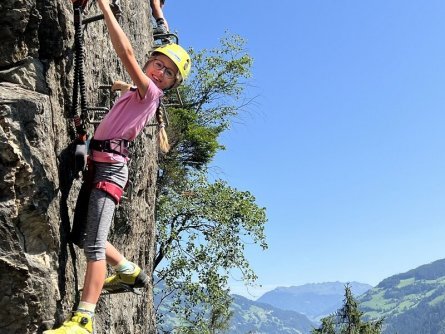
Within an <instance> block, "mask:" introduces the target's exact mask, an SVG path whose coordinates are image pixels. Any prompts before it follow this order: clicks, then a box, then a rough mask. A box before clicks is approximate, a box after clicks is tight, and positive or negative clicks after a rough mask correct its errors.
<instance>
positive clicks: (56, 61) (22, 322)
mask: <svg viewBox="0 0 445 334" xmlns="http://www.w3.org/2000/svg"><path fill="white" fill-rule="evenodd" d="M122 7H123V16H122V19H121V24H122V26H123V29H124V30H125V31H126V32H127V33H128V36H129V37H130V39H131V41H132V43H133V46H134V47H135V52H136V55H137V57H138V59H140V62H141V63H143V62H144V60H145V58H146V55H147V52H148V51H149V49H150V47H151V44H150V43H151V42H152V37H151V27H150V22H149V4H148V2H141V1H136V0H131V1H127V2H125V3H123V4H122ZM88 11H89V14H88V15H93V14H97V13H98V9H97V8H96V7H95V5H94V4H93V5H92V6H89V7H88ZM0 12H1V13H2V16H1V17H0V40H1V41H2V47H1V48H0V175H1V177H2V180H3V181H2V182H1V183H0V333H8V334H15V333H17V334H18V333H20V334H28V333H41V332H42V331H43V330H44V329H47V328H52V327H53V326H54V325H58V324H60V323H61V322H63V320H64V319H65V318H66V317H67V316H68V315H69V313H70V311H71V310H72V309H73V307H75V305H76V303H77V302H78V301H79V298H80V293H79V289H80V288H81V287H82V284H83V276H84V271H85V260H84V256H83V251H82V250H81V249H78V248H77V247H76V246H74V245H72V244H70V243H69V242H68V233H69V231H70V228H71V222H72V217H73V209H74V206H75V202H76V199H77V194H78V191H79V188H80V184H81V180H80V179H79V178H77V177H76V175H75V174H74V173H73V170H72V151H71V146H70V143H72V141H73V139H74V133H73V124H72V121H71V116H72V115H71V104H72V87H73V83H72V80H73V36H74V29H73V17H72V16H73V13H72V5H71V3H70V1H58V0H47V1H36V0H2V1H1V2H0ZM84 39H85V46H86V47H85V69H86V90H87V103H88V105H90V106H97V105H100V106H109V105H110V103H112V100H113V98H114V97H112V96H110V94H109V92H108V91H106V90H101V89H99V86H100V85H102V84H108V85H109V84H111V83H112V82H113V81H114V80H117V79H119V80H127V81H128V80H129V78H128V77H127V75H126V74H125V73H124V71H123V67H122V65H121V64H120V62H119V61H118V59H117V58H116V56H115V53H114V51H113V50H112V46H111V43H110V41H109V37H108V33H107V32H106V30H105V27H104V24H103V22H102V21H98V22H93V23H90V24H88V26H87V27H86V29H85V30H84ZM155 129H156V127H147V128H146V129H145V131H144V132H143V134H142V135H141V136H140V137H139V138H138V139H137V140H136V142H135V143H134V146H133V149H132V153H133V159H132V160H131V162H130V164H129V166H130V178H131V181H132V182H131V187H129V189H128V190H127V193H126V194H125V195H126V198H127V199H126V200H124V201H123V202H122V203H121V205H120V206H119V208H118V210H117V212H116V217H115V222H114V226H113V227H112V230H111V233H110V241H111V242H112V243H113V244H114V245H115V246H116V247H117V248H118V249H119V250H121V251H122V252H123V253H124V255H125V256H126V257H127V258H128V259H131V260H133V261H136V262H137V263H139V264H140V265H141V266H143V267H144V268H145V269H146V270H147V272H148V273H149V274H151V271H150V268H152V263H153V249H154V238H155V235H154V196H155V184H156V170H157V166H156V156H157V144H156V133H155V131H156V130H155ZM93 131H94V124H91V125H90V127H89V132H90V133H93ZM152 301H153V295H152V289H151V287H149V288H148V289H147V291H146V292H145V293H144V294H143V295H142V296H136V295H129V294H122V295H114V296H109V297H104V298H101V299H100V302H99V304H98V308H97V315H96V317H95V323H96V333H98V334H100V333H107V334H114V333H142V334H143V333H155V320H154V319H155V316H154V310H153V307H152Z"/></svg>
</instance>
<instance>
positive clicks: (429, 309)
mask: <svg viewBox="0 0 445 334" xmlns="http://www.w3.org/2000/svg"><path fill="white" fill-rule="evenodd" d="M359 302H360V303H361V308H362V310H363V311H364V312H365V316H367V317H368V318H371V319H376V318H379V317H382V316H384V317H385V325H384V330H383V332H384V333H385V334H393V333H403V334H419V333H425V334H440V333H445V259H442V260H438V261H435V262H433V263H430V264H426V265H423V266H420V267H418V268H416V269H413V270H410V271H408V272H406V273H402V274H398V275H394V276H391V277H389V278H387V279H385V280H383V281H382V282H381V283H379V284H378V285H377V286H376V287H375V288H373V289H371V290H370V291H368V292H367V293H366V294H364V295H363V296H362V297H360V298H359Z"/></svg>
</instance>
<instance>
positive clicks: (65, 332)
mask: <svg viewBox="0 0 445 334" xmlns="http://www.w3.org/2000/svg"><path fill="white" fill-rule="evenodd" d="M90 333H93V319H92V318H91V315H89V314H87V313H82V312H79V311H76V312H74V315H73V316H72V317H71V319H69V320H67V321H65V322H64V323H63V324H62V326H60V327H59V328H57V329H50V330H47V331H44V332H43V334H90Z"/></svg>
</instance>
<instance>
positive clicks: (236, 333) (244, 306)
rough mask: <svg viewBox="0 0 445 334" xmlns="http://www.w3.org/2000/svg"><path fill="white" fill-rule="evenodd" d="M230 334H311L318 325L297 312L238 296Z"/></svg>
mask: <svg viewBox="0 0 445 334" xmlns="http://www.w3.org/2000/svg"><path fill="white" fill-rule="evenodd" d="M232 297H233V304H232V310H233V317H232V319H231V326H230V330H229V331H228V334H246V333H255V334H309V333H310V332H311V329H312V328H314V327H316V324H315V323H313V322H312V321H310V320H309V319H308V318H307V317H306V316H304V315H302V314H300V313H297V312H295V311H284V310H281V309H279V308H276V307H273V306H271V305H268V304H263V303H259V302H256V301H252V300H250V299H247V298H244V297H242V296H238V295H232Z"/></svg>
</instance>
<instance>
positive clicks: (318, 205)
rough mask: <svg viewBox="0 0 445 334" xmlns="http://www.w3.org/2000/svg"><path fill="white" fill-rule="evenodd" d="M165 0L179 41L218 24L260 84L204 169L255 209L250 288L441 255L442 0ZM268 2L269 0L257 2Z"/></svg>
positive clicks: (366, 279)
mask: <svg viewBox="0 0 445 334" xmlns="http://www.w3.org/2000/svg"><path fill="white" fill-rule="evenodd" d="M266 4H267V2H264V3H263V2H259V1H253V0H244V1H233V0H229V1H217V2H213V1H195V2H192V3H191V2H187V1H173V0H167V2H166V7H165V8H164V9H165V14H166V17H167V19H168V21H169V24H170V28H171V29H172V30H177V31H178V33H179V36H180V42H181V44H183V45H184V46H185V47H189V46H193V47H194V48H195V49H202V48H213V47H216V46H217V45H218V40H219V38H220V37H222V36H223V35H224V32H225V31H226V30H229V31H230V32H232V33H237V34H239V35H241V36H243V37H244V38H245V39H246V41H247V50H248V52H249V54H250V55H251V56H252V57H253V58H254V66H253V69H252V72H253V78H252V81H251V84H252V86H253V88H252V89H251V90H250V91H249V92H248V94H250V95H252V96H254V95H258V97H257V98H256V100H255V104H254V105H252V107H251V108H250V109H251V110H250V112H249V113H248V114H245V115H242V116H241V121H238V122H236V123H234V124H233V126H232V128H231V129H230V130H229V131H228V132H226V133H225V134H224V135H223V137H222V138H221V141H222V143H223V144H224V145H225V146H226V147H227V150H226V151H224V152H221V153H220V154H219V155H218V156H217V157H216V159H215V161H214V163H213V164H212V165H213V166H214V170H218V173H219V174H218V176H219V177H221V178H223V179H225V180H227V181H228V182H229V184H230V185H232V186H234V187H236V188H238V189H239V190H248V191H250V192H251V193H253V194H254V195H255V197H256V198H257V202H258V204H259V205H261V206H264V207H266V209H267V215H268V219H269V221H268V223H267V227H266V234H267V241H268V244H269V249H268V250H267V251H265V252H263V251H261V250H260V249H259V247H250V248H248V250H247V256H248V259H249V260H250V263H251V265H252V267H253V268H254V270H255V271H256V273H257V274H258V276H259V280H258V284H260V285H261V286H262V287H258V288H254V289H252V288H250V289H248V290H247V289H246V288H245V287H243V286H242V284H241V283H240V282H236V275H235V276H234V280H233V282H232V288H233V291H234V292H235V293H239V294H242V295H245V296H249V297H250V298H253V299H254V298H256V297H259V296H260V295H261V294H262V293H263V292H264V291H267V290H270V289H273V288H274V287H276V286H291V285H301V284H305V283H319V282H329V281H342V282H350V281H359V282H362V283H368V284H371V285H376V284H378V283H379V282H380V281H381V280H382V279H384V278H386V277H388V276H391V275H394V274H397V273H401V272H405V271H407V270H410V269H413V268H415V267H417V266H419V265H422V264H426V263H430V262H432V261H435V260H438V259H441V258H444V257H445V242H444V240H445V159H444V156H445V131H444V128H445V47H444V46H445V42H444V41H445V38H444V36H445V20H444V19H443V18H444V17H445V2H443V1H435V0H431V1H410V0H403V1H401V0H394V1H383V0H372V1H371V0H368V1H352V0H351V1H342V0H336V1H333V0H331V1H328V0H307V1H298V0H292V1H291V0H285V1H280V2H277V4H278V5H277V6H276V7H273V6H270V5H266ZM269 4H270V2H269Z"/></svg>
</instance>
